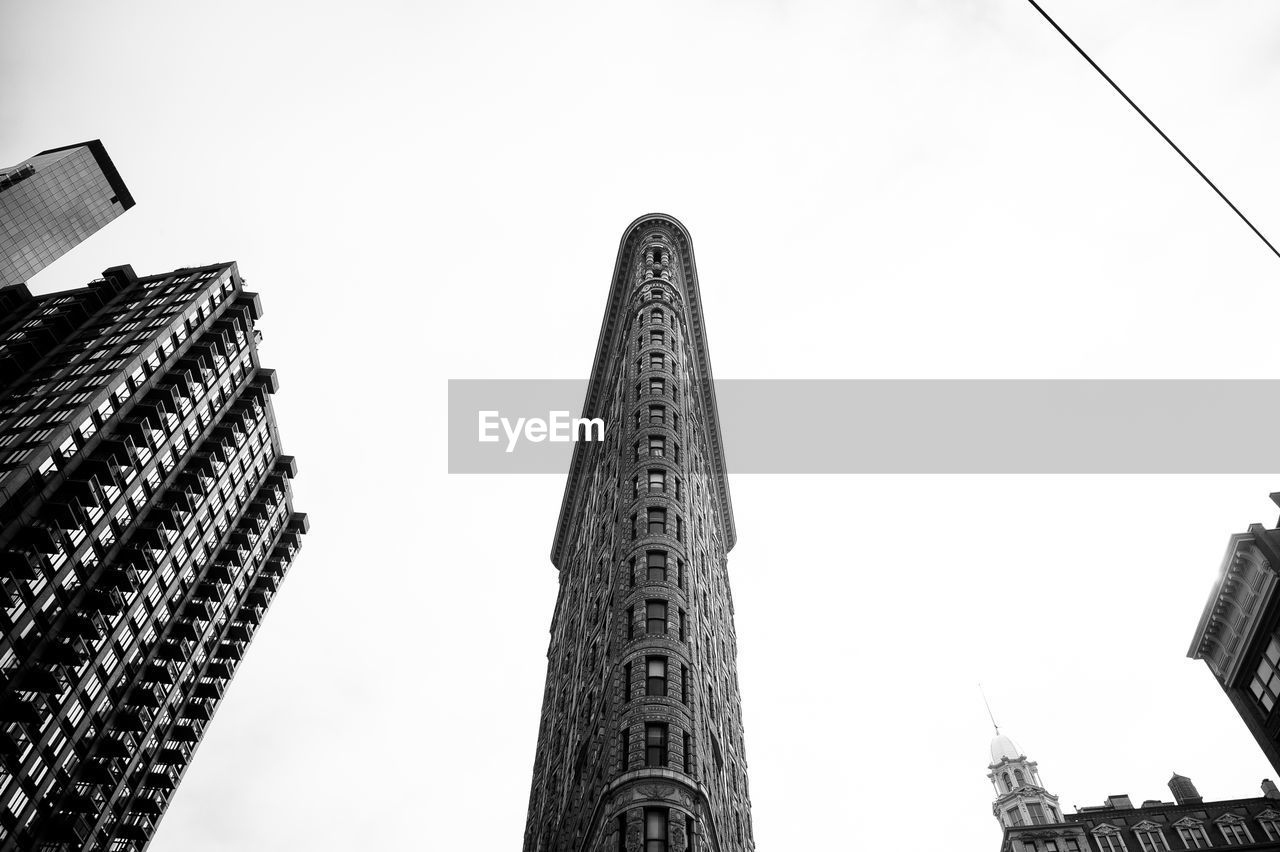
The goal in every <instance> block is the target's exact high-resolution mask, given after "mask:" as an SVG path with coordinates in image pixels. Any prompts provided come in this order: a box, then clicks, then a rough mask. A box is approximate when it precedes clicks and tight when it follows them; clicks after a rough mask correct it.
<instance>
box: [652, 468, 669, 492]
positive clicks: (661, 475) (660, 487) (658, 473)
mask: <svg viewBox="0 0 1280 852" xmlns="http://www.w3.org/2000/svg"><path fill="white" fill-rule="evenodd" d="M649 490H650V491H666V490H667V474H666V472H665V471H662V470H650V471H649Z"/></svg>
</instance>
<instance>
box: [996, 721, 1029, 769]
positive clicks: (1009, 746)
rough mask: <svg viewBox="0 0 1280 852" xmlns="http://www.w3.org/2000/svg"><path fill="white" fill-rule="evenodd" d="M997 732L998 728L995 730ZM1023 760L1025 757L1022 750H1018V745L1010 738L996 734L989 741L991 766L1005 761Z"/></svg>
mask: <svg viewBox="0 0 1280 852" xmlns="http://www.w3.org/2000/svg"><path fill="white" fill-rule="evenodd" d="M999 730H1000V729H999V728H997V729H996V731H997V732H998V731H999ZM1025 758H1026V755H1024V754H1023V753H1022V749H1020V748H1018V744H1017V743H1015V742H1014V741H1013V739H1012V738H1011V737H1008V736H1006V735H1005V734H1001V733H997V734H996V735H995V737H994V738H993V739H992V740H991V765H992V766H995V765H996V764H997V763H1000V762H1002V761H1005V760H1024V759H1025Z"/></svg>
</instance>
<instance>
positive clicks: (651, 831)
mask: <svg viewBox="0 0 1280 852" xmlns="http://www.w3.org/2000/svg"><path fill="white" fill-rule="evenodd" d="M644 852H667V809H666V808H645V809H644Z"/></svg>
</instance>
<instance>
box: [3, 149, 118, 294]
mask: <svg viewBox="0 0 1280 852" xmlns="http://www.w3.org/2000/svg"><path fill="white" fill-rule="evenodd" d="M133 206H134V201H133V194H132V193H131V192H130V191H129V188H128V187H127V186H126V185H125V183H124V180H123V178H121V176H120V172H119V170H117V169H116V166H115V163H113V162H112V160H111V157H110V156H109V155H108V154H107V149H106V148H105V147H104V146H103V144H102V142H101V141H100V140H97V139H94V140H92V141H89V142H81V143H79V144H76V145H65V146H63V147H61V148H50V149H48V150H46V151H41V152H40V153H39V154H36V155H35V156H33V157H30V158H28V159H26V160H23V161H22V162H21V163H18V164H17V165H16V166H10V167H8V168H0V288H2V287H5V286H7V285H13V284H21V283H23V282H25V281H27V280H29V279H30V278H31V277H32V276H34V275H36V274H37V273H39V272H40V270H42V269H44V268H45V267H46V266H48V265H49V264H50V263H52V262H53V261H55V260H57V259H58V258H59V257H61V256H62V255H64V254H66V253H67V252H69V251H70V250H71V249H73V248H75V247H76V246H77V245H79V244H80V243H81V242H83V241H84V240H86V239H87V238H89V237H90V236H92V235H93V234H94V233H96V232H97V231H98V230H99V229H101V228H102V227H103V226H105V225H106V224H107V223H109V222H111V221H112V220H113V219H115V218H116V217H118V216H119V215H120V214H121V213H124V212H125V211H126V210H128V209H129V208H131V207H133Z"/></svg>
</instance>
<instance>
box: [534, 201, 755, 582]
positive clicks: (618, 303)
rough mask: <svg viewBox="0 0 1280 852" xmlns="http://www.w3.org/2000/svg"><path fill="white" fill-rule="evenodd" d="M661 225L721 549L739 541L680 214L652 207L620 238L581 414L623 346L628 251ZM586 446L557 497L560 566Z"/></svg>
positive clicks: (596, 412)
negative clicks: (683, 311)
mask: <svg viewBox="0 0 1280 852" xmlns="http://www.w3.org/2000/svg"><path fill="white" fill-rule="evenodd" d="M655 229H657V230H661V231H663V232H664V233H665V234H666V235H667V236H668V237H670V238H671V240H672V242H673V243H675V245H676V247H677V248H678V249H679V254H680V262H681V265H682V271H683V273H684V283H685V294H684V295H685V299H686V300H687V304H688V318H689V333H690V337H691V343H692V345H693V352H694V357H695V358H696V360H697V364H696V367H697V373H698V389H699V393H700V395H701V402H702V408H703V412H704V414H705V416H706V428H707V438H708V442H709V444H710V446H709V447H708V454H709V457H710V458H709V461H710V463H711V468H712V470H711V473H712V481H713V482H714V483H715V488H716V496H717V498H718V500H719V504H720V505H719V508H720V512H719V516H720V519H721V524H722V528H721V532H722V534H723V535H724V541H725V552H726V553H727V552H729V551H730V550H732V549H733V546H734V544H735V543H736V542H737V529H736V527H735V525H734V522H733V503H732V501H731V500H730V498H729V477H728V471H727V468H726V466H725V460H724V444H723V440H722V438H721V435H720V415H719V409H718V408H717V406H716V388H715V381H714V379H713V378H712V375H711V358H710V356H709V354H708V350H707V333H706V324H705V321H704V320H703V316H702V298H701V293H700V292H699V289H698V272H697V266H696V265H695V263H694V259H693V242H692V241H691V240H690V238H689V231H688V230H687V229H686V228H685V226H684V225H682V224H681V223H680V222H679V220H677V219H676V218H675V217H673V216H668V215H665V214H663V213H650V214H648V215H645V216H641V217H640V218H638V219H636V220H635V221H634V222H632V223H631V224H630V225H629V226H628V227H627V229H626V231H624V232H623V234H622V240H621V241H620V242H619V244H618V259H617V261H616V262H615V263H614V268H613V283H612V284H611V285H610V288H609V300H608V304H607V307H606V309H605V314H604V321H603V322H602V323H601V325H600V337H599V340H598V341H597V342H596V357H595V362H594V363H593V364H592V367H591V379H590V382H589V383H588V385H587V396H586V399H585V400H584V402H583V404H582V415H581V416H582V417H588V418H590V417H597V416H600V409H601V407H602V402H603V400H604V394H605V393H606V388H605V387H604V375H605V371H606V370H607V369H608V367H609V362H610V361H611V360H612V358H613V355H614V352H615V350H616V349H617V348H618V347H620V346H623V345H624V344H625V341H623V340H622V339H621V334H620V329H621V327H622V325H623V319H624V313H623V312H624V310H625V309H626V306H627V303H628V296H629V295H630V292H629V291H630V287H629V277H630V269H631V257H632V255H633V253H634V252H635V249H636V243H637V242H638V241H639V240H640V239H641V238H642V237H643V236H645V235H646V234H648V233H650V232H652V231H653V230H655ZM589 451H590V450H589V447H588V446H584V444H583V443H581V442H579V443H575V444H574V447H573V461H572V462H571V463H570V466H569V479H568V481H567V482H566V483H565V489H564V497H563V499H562V500H561V501H560V519H559V521H558V523H557V524H556V534H555V540H554V541H553V543H552V545H551V562H552V564H554V565H555V566H556V568H561V567H562V566H561V564H560V563H561V560H562V559H563V558H564V546H565V536H566V535H567V534H568V531H569V526H570V517H569V515H570V513H571V512H572V509H573V495H574V494H575V493H576V491H577V488H578V485H579V482H580V481H581V477H582V473H583V467H584V465H585V464H586V456H587V453H588V452H589Z"/></svg>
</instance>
